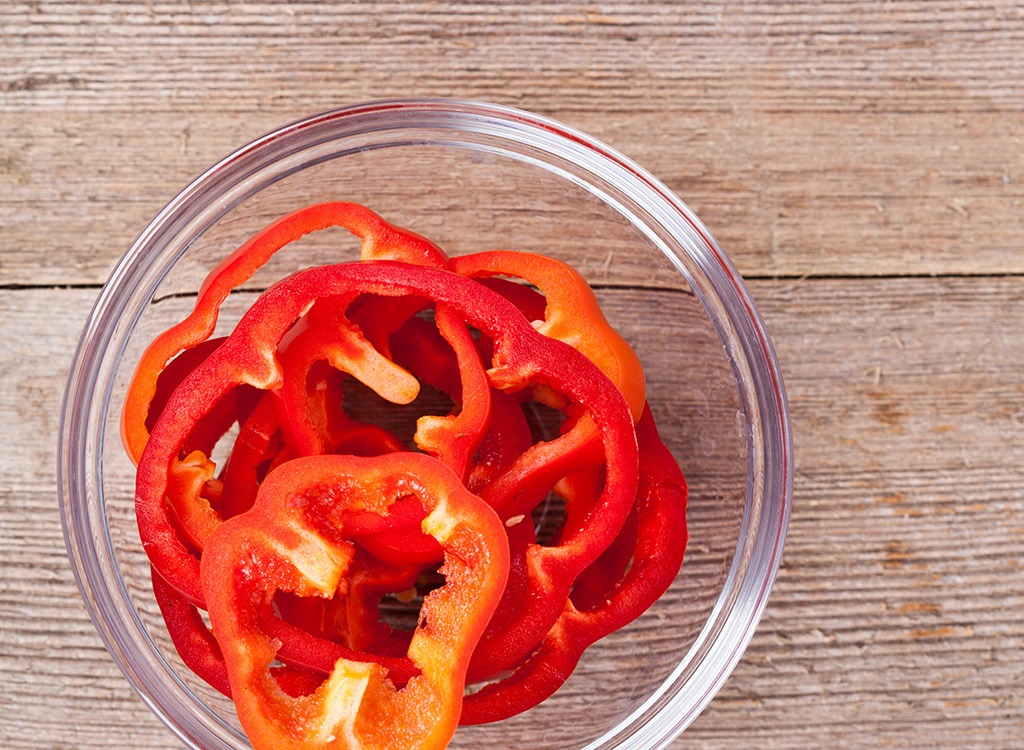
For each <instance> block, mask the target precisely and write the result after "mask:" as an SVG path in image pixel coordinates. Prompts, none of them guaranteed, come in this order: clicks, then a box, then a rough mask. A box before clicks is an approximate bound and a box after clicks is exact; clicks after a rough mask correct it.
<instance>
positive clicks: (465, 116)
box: [59, 100, 792, 750]
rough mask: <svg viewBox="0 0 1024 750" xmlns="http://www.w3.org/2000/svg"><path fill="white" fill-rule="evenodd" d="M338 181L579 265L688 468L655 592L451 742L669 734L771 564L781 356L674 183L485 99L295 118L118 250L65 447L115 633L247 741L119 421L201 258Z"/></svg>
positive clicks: (758, 607)
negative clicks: (147, 528)
mask: <svg viewBox="0 0 1024 750" xmlns="http://www.w3.org/2000/svg"><path fill="white" fill-rule="evenodd" d="M334 200H344V201H355V202H358V203H362V204H365V205H367V206H369V207H371V208H373V209H374V210H375V211H377V212H378V213H379V214H381V215H382V216H384V217H385V218H386V219H388V220H389V221H391V222H393V223H395V224H398V225H399V226H405V227H408V228H410V229H412V230H413V231H415V232H417V233H419V234H423V235H426V236H427V237H430V238H431V239H433V240H434V241H436V242H438V243H439V244H440V245H441V246H442V247H443V248H444V249H445V250H446V251H447V252H448V253H449V254H451V255H460V254H463V253H469V252H474V251H478V250H483V249H492V248H509V249H517V250H535V251H540V252H544V253H546V254H550V255H553V256H555V257H557V258H560V259H562V260H565V261H567V262H569V263H570V264H572V265H573V266H574V267H576V268H577V269H578V270H579V271H580V272H582V273H583V275H584V276H585V277H586V278H587V280H588V281H589V282H590V283H591V285H592V286H593V288H594V290H595V292H596V294H597V296H598V298H599V300H600V302H601V304H602V306H603V309H604V310H605V312H606V314H607V317H608V318H609V320H610V322H611V323H612V324H613V325H614V326H615V327H616V328H617V329H618V330H619V331H620V332H621V333H622V334H623V335H624V337H625V338H626V340H627V341H629V342H630V343H631V344H632V345H633V347H634V348H635V349H636V351H637V353H638V355H639V357H640V359H641V361H642V362H644V365H645V369H646V376H647V383H648V397H649V401H650V403H651V405H652V409H653V412H654V416H655V418H656V420H657V421H658V424H659V427H660V430H661V433H662V437H663V439H664V441H665V443H666V444H667V445H668V446H669V448H671V449H672V451H673V453H674V454H675V456H676V457H677V459H678V460H679V463H680V464H681V466H682V468H683V470H684V472H685V474H686V476H687V480H688V483H689V487H690V500H689V510H688V522H689V529H690V542H689V546H688V549H687V552H686V558H685V562H684V564H683V568H682V571H681V572H680V574H679V576H678V577H677V578H676V580H675V582H674V584H673V585H672V587H671V588H670V589H669V591H668V592H667V593H666V595H665V596H663V597H662V599H661V600H660V601H658V602H657V604H656V605H655V606H653V607H652V608H651V609H650V610H649V611H648V612H647V613H646V614H644V615H643V616H642V617H641V618H639V619H638V620H637V621H636V622H634V623H633V624H632V625H630V626H628V627H626V628H624V629H623V630H621V631H619V632H617V633H615V634H613V635H612V636H609V637H608V638H606V639H604V640H603V641H600V642H599V643H597V644H595V645H594V646H593V647H591V648H590V650H588V651H587V653H586V654H585V655H584V657H583V660H582V661H581V663H580V665H579V667H578V668H577V670H576V672H575V673H574V674H573V675H572V677H571V678H570V679H569V681H568V682H567V683H566V685H565V686H564V687H563V688H562V689H561V690H560V691H559V692H558V693H556V694H555V695H554V696H553V697H552V698H550V699H549V700H547V701H546V702H544V703H543V704H541V705H540V706H539V707H537V708H535V709H533V710H531V711H529V712H527V713H526V714H523V715H520V716H518V717H516V718H513V719H510V720H507V721H505V722H500V723H497V724H492V725H486V726H480V727H466V728H461V729H460V730H459V731H458V732H457V733H456V736H455V739H454V740H453V742H452V747H455V748H469V747H511V746H523V747H544V748H559V749H563V748H564V749H565V750H572V749H575V748H584V747H585V748H593V749H595V750H596V749H597V748H622V749H626V748H629V749H631V750H639V749H640V748H662V747H665V746H667V745H668V744H669V743H670V742H671V741H672V740H673V738H675V737H676V736H677V735H678V734H679V733H680V732H682V731H683V729H685V728H686V726H687V725H689V724H690V722H692V721H693V720H694V718H696V716H697V715H698V714H699V713H700V711H701V710H702V709H703V708H704V707H705V706H706V705H707V704H708V703H709V702H710V701H711V699H712V698H713V696H714V695H715V693H716V692H717V691H718V690H719V688H720V687H721V686H722V684H723V683H724V682H725V680H726V678H727V677H728V675H729V673H730V671H731V670H732V669H733V667H734V666H735V664H736V662H737V661H738V660H739V658H740V656H741V654H742V652H743V650H744V648H745V647H746V645H747V643H748V641H749V640H750V638H751V636H752V634H753V632H754V629H755V627H756V625H757V622H758V620H759V618H760V616H761V613H762V611H763V609H764V606H765V603H766V600H767V598H768V594H769V591H770V589H771V586H772V583H773V581H774V578H775V574H776V571H777V569H778V565H779V560H780V555H781V553H782V547H783V541H784V538H785V533H786V527H787V522H788V517H789V507H790V497H791V489H792V452H791V451H792V449H791V440H790V432H789V418H788V412H787V408H786V398H785V392H784V389H783V384H782V380H781V377H780V374H779V369H778V365H777V363H776V361H775V356H774V353H773V350H772V346H771V343H770V341H769V338H768V336H767V334H766V332H765V330H764V327H763V325H762V323H761V320H760V318H759V317H758V313H757V311H756V309H755V307H754V305H753V302H752V301H751V299H750V297H749V296H748V294H747V292H746V290H745V289H744V286H743V283H742V281H741V279H740V277H739V275H738V273H737V272H736V270H735V269H734V268H733V266H732V265H731V263H730V261H729V260H728V259H727V258H726V256H725V254H724V253H723V252H722V250H721V249H720V248H719V247H718V245H717V243H716V242H715V240H714V239H713V238H712V236H711V234H710V232H708V230H707V229H706V228H705V227H704V226H703V225H702V224H701V223H700V221H699V220H698V219H697V217H696V216H694V214H693V213H692V212H691V211H690V210H689V209H688V208H687V207H686V206H685V205H683V203H682V202H681V201H680V200H679V199H678V198H677V197H675V196H674V195H673V194H672V193H671V191H669V190H668V189H667V188H666V187H665V186H664V185H662V184H661V183H660V182H658V181H657V180H656V179H655V178H654V177H652V176H651V175H650V174H648V173H647V172H646V171H645V170H644V169H642V168H641V167H639V166H638V165H636V164H634V163H633V162H631V161H630V160H629V159H627V158H625V157H623V156H622V155H620V154H618V153H616V152H615V151H614V150H612V149H610V148H609V147H607V146H605V145H603V144H601V143H599V142H597V141H595V140H594V139H592V138H590V137H588V136H586V135H585V134H583V133H580V132H578V131H575V130H573V129H571V128H568V127H566V126H564V125H562V124H560V123H557V122H554V121H552V120H549V119H545V118H543V117H538V116H536V115H533V114H530V113H527V112H522V111H517V110H514V109H509V108H506V107H498V106H494V105H489V104H480V103H473V102H461V101H444V100H410V101H385V102H373V103H368V104H362V105H357V106H353V107H347V108H344V109H339V110H334V111H331V112H326V113H324V114H319V115H315V116H313V117H309V118H307V119H304V120H301V121H299V122H295V123H293V124H290V125H287V126H285V127H283V128H281V129H279V130H276V131H274V132H272V133H270V134H268V135H266V136H264V137H262V138H260V139H258V140H256V141H254V142H253V143H251V144H249V145H247V146H245V147H243V148H241V149H240V150H238V151H236V152H235V153H233V154H231V155H230V156H228V157H227V158H226V159H224V160H223V161H221V162H220V163H219V164H217V165H216V166H214V167H212V168H211V169H210V170H209V171H207V172H206V173H205V174H203V175H201V176H200V177H199V178H198V179H196V180H195V181H194V182H193V183H192V184H191V185H189V186H188V187H187V188H186V189H185V190H184V191H183V192H182V193H181V194H180V195H178V196H177V197H176V198H175V199H174V200H172V201H171V202H170V204H168V205H167V207H166V208H164V210H163V211H161V212H160V214H159V215H158V216H157V217H156V218H155V219H154V220H153V221H152V222H151V223H150V225H149V226H148V227H146V229H145V230H144V231H143V232H142V234H141V235H140V236H139V238H138V239H137V240H136V241H135V243H134V244H133V245H132V247H131V248H130V249H129V250H128V252H127V253H126V254H125V256H124V257H123V258H122V259H121V261H120V262H119V263H118V265H117V267H116V268H115V269H114V271H113V273H112V274H111V276H110V279H109V281H108V282H107V284H106V286H105V287H104V289H103V291H102V293H101V294H100V296H99V299H98V300H97V302H96V305H95V307H94V308H93V310H92V313H91V315H90V317H89V319H88V321H87V323H86V326H85V329H84V332H83V334H82V337H81V340H80V342H79V346H78V350H77V352H76V354H75V358H74V362H73V365H72V368H71V373H70V377H69V380H68V385H67V391H66V394H65V400H64V406H63V415H62V423H61V445H60V455H59V475H60V493H61V511H62V520H63V523H64V533H65V539H66V542H67V548H68V555H69V557H70V560H71V564H72V566H73V568H74V572H75V575H76V578H77V580H78V585H79V587H80V589H81V592H82V597H83V599H84V600H85V603H86V607H87V608H88V610H89V613H90V615H91V617H92V619H93V621H94V623H95V625H96V628H97V630H98V631H99V633H100V636H101V637H102V639H103V641H104V643H105V644H106V647H107V649H108V650H109V651H110V653H111V655H112V656H113V658H114V660H115V661H116V662H117V664H118V665H119V667H120V668H121V670H122V671H123V672H124V674H125V676H126V678H127V679H128V680H129V682H130V683H131V685H132V686H133V687H134V689H135V690H136V691H137V692H138V693H139V694H140V695H141V696H142V698H143V699H144V700H145V701H146V702H147V704H149V706H150V707H151V708H152V709H153V710H154V711H155V712H156V713H157V714H158V715H159V716H160V718H161V719H162V720H163V721H164V722H165V723H166V724H167V725H168V726H169V727H170V728H171V729H172V730H173V731H174V732H175V733H176V734H177V735H178V736H179V737H180V738H181V739H182V740H184V741H185V743H186V744H188V745H190V746H192V747H197V748H204V749H205V750H213V749H215V748H216V749H220V748H245V747H247V746H248V743H247V741H246V739H245V737H244V735H243V734H242V733H241V730H240V729H239V726H238V723H237V719H236V718H235V714H234V709H233V706H232V705H231V703H230V701H228V700H227V699H225V698H223V697H222V696H221V695H219V694H218V693H216V692H215V691H213V690H212V689H210V688H209V687H207V686H206V685H205V684H204V683H202V682H201V681H200V680H198V679H197V678H195V677H194V676H193V675H192V674H191V673H190V672H189V671H188V670H187V669H186V668H184V667H183V665H182V664H181V662H180V660H179V658H178V656H177V654H176V653H175V651H174V649H173V647H172V646H171V644H170V642H169V638H168V637H167V633H166V630H165V628H164V626H163V622H162V620H161V618H160V614H159V611H158V609H157V606H156V604H155V602H154V600H153V596H152V591H151V583H150V581H149V573H148V570H149V569H148V564H147V561H146V557H145V554H144V553H143V551H142V547H141V544H140V543H139V539H138V532H137V530H136V526H135V519H134V509H133V501H134V497H133V496H134V472H133V467H132V465H131V463H130V462H129V461H128V459H127V458H126V456H125V455H124V452H123V450H122V447H121V444H120V439H119V426H118V420H119V416H120V410H121V406H122V401H123V397H124V393H125V389H126V384H127V382H128V379H129V377H130V375H131V373H132V371H133V369H134V367H135V364H136V363H137V361H138V358H139V356H140V354H141V352H142V349H143V348H144V346H145V345H146V344H147V343H148V342H149V341H150V340H151V339H152V338H153V337H154V336H155V335H156V334H157V333H158V332H160V331H162V330H163V329H165V328H167V327H168V326H169V325H170V324H172V323H173V322H176V321H178V320H180V319H181V318H182V317H184V316H185V314H186V313H187V312H188V310H189V309H191V306H192V304H193V302H194V299H195V294H196V291H197V290H198V288H199V285H200V283H201V281H202V279H203V277H204V276H205V275H206V273H207V271H209V270H210V269H211V268H212V267H214V266H215V265H216V264H217V262H218V261H219V260H220V259H221V258H223V257H224V256H225V255H227V254H228V253H229V252H231V251H232V250H233V249H234V248H236V247H237V246H238V245H239V244H241V242H242V241H243V240H244V239H246V238H247V237H249V236H250V235H251V234H252V233H254V232H255V231H257V230H258V229H260V228H262V227H263V226H265V225H266V224H267V223H268V222H269V221H271V220H272V219H274V218H276V217H278V216H280V215H282V214H284V213H287V212H289V211H291V210H294V209H296V208H300V207H302V206H306V205H309V204H312V203H316V202H320V201H334ZM341 234H344V233H343V232H342V233H341ZM340 236H341V235H340V234H338V233H333V234H332V233H331V232H319V233H316V234H315V235H311V236H309V237H307V238H304V239H303V240H302V241H300V242H299V243H296V244H295V245H294V246H291V247H289V248H288V249H287V250H286V251H284V252H281V253H279V254H278V255H277V257H275V258H274V260H273V261H271V262H270V263H269V264H267V266H265V267H264V268H263V269H262V270H261V271H260V272H258V273H257V275H256V276H254V277H253V279H252V280H251V281H250V282H248V283H247V284H246V285H245V288H244V289H240V290H239V291H237V292H236V293H234V294H232V295H231V296H230V298H229V300H228V301H227V303H226V304H225V307H224V312H223V314H222V320H223V325H226V326H230V325H232V324H233V323H234V322H235V321H236V320H237V318H238V317H239V316H240V315H241V313H242V312H243V311H244V310H245V309H246V307H247V305H248V304H249V303H250V302H251V301H252V300H253V299H254V298H255V296H256V293H257V292H258V291H260V290H262V289H264V288H266V287H267V286H269V285H270V284H271V283H273V282H274V281H276V280H277V279H279V278H282V277H283V276H285V275H287V274H288V273H290V272H292V271H294V270H297V269H299V268H302V267H306V266H310V265H317V264H321V263H331V262H338V261H339V260H345V259H348V258H349V257H351V258H355V257H356V250H357V244H356V241H355V240H354V238H352V239H351V242H350V243H349V244H346V242H347V240H345V239H339V238H340ZM349 245H350V246H349ZM339 248H340V249H339ZM346 253H350V255H346Z"/></svg>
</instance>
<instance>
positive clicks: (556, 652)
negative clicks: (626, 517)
mask: <svg viewBox="0 0 1024 750" xmlns="http://www.w3.org/2000/svg"><path fill="white" fill-rule="evenodd" d="M637 438H638V440H639V443H640V486H639V490H638V492H637V505H636V514H637V529H636V535H635V537H634V539H635V546H634V549H633V551H632V555H631V557H632V559H631V561H630V564H629V567H628V570H626V571H625V572H624V573H623V574H622V576H621V577H620V578H606V579H604V586H603V588H604V591H603V594H602V595H595V589H596V588H599V587H598V586H597V584H596V581H591V582H590V583H589V584H588V585H587V587H586V588H585V589H583V591H585V592H586V593H585V595H584V596H583V597H582V598H581V600H577V599H576V598H575V597H573V598H570V600H569V601H568V602H567V603H566V605H565V610H564V611H563V612H562V614H561V616H560V617H559V618H558V621H557V622H556V623H555V625H554V626H553V627H552V628H551V630H550V631H549V632H548V633H547V634H546V635H545V637H544V639H543V640H542V641H541V642H540V645H539V647H537V648H536V649H535V650H534V651H533V652H532V653H531V654H530V656H529V657H528V658H527V659H525V660H524V661H523V662H521V663H520V664H518V665H517V666H516V668H515V670H514V671H513V672H512V674H511V675H510V676H508V677H505V678H504V679H502V680H499V681H497V682H493V683H491V684H489V685H485V686H484V687H483V688H481V689H480V690H479V691H478V692H475V693H473V694H472V695H468V696H466V699H465V702H464V704H463V713H462V719H461V723H462V724H483V723H488V722H492V721H499V720H501V719H505V718H508V717H510V716H515V715H516V714H519V713H521V712H523V711H525V710H527V709H529V708H531V707H533V706H535V705H537V704H538V703H540V702H541V701H543V700H545V699H546V698H547V697H548V696H550V695H551V694H552V693H554V692H555V690H557V689H558V688H559V687H560V686H561V685H562V683H564V682H565V680H566V679H568V677H569V675H570V674H571V673H572V672H573V670H574V669H575V668H576V665H577V664H578V663H579V660H580V657H581V656H582V654H583V652H584V651H585V650H586V649H587V648H588V647H589V646H590V645H592V644H593V643H595V642H596V641H597V640H599V639H600V638H603V637H604V636H606V635H608V634H609V633H612V632H614V631H615V630H618V629H619V628H621V627H623V626H625V625H627V624H629V623H630V622H632V621H633V620H634V619H636V618H637V617H639V616H640V615H641V614H642V613H643V612H644V611H646V610H647V609H648V608H649V607H650V605H651V604H653V603H654V602H655V601H656V600H657V599H658V598H659V597H660V596H661V595H662V594H663V593H664V592H665V590H666V589H667V588H668V587H669V585H671V583H672V581H673V580H674V579H675V577H676V575H677V573H678V572H679V568H680V566H681V565H682V561H683V554H684V551H685V548H686V541H687V530H686V499H687V489H686V481H685V480H684V478H683V474H682V472H681V471H680V469H679V465H678V464H677V463H676V460H675V457H674V456H673V455H672V453H671V452H670V451H669V450H668V448H667V447H666V446H665V444H664V443H662V441H661V438H660V437H659V436H658V431H657V427H656V426H655V423H654V418H653V416H652V415H651V412H650V409H649V408H645V409H644V411H643V413H642V415H641V418H640V421H639V422H638V423H637ZM618 554H620V553H619V552H616V553H615V555H616V556H617V555H618ZM595 564H596V565H598V566H600V565H601V564H602V563H601V561H600V560H599V561H598V562H597V563H595ZM613 564H614V565H616V566H617V565H618V562H615V563H613ZM604 572H605V573H607V572H608V571H607V570H606V571H604ZM586 576H587V572H585V573H584V574H583V576H581V578H585V577H586Z"/></svg>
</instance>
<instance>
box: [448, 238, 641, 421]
mask: <svg viewBox="0 0 1024 750" xmlns="http://www.w3.org/2000/svg"><path fill="white" fill-rule="evenodd" d="M448 267H449V268H450V269H451V270H452V271H454V272H455V273H458V274H460V275H462V276H467V277H469V278H475V279H479V278H487V277H493V276H498V275H501V276H508V277H514V278H519V279H523V280H524V281H527V282H529V283H530V284H533V285H534V286H536V287H537V288H538V289H539V290H540V292H541V294H543V295H544V297H545V298H546V300H547V305H546V307H545V310H544V316H543V318H536V319H534V321H535V325H536V327H537V330H538V331H540V332H541V333H543V334H544V335H545V336H550V337H551V338H554V339H558V340H559V341H564V342H565V343H567V344H569V345H570V346H572V347H573V348H574V349H576V350H578V351H580V352H582V353H583V354H584V355H585V356H586V357H587V358H588V359H589V360H590V361H591V362H593V363H594V364H596V365H597V366H598V367H600V368H601V370H602V371H603V372H604V373H605V374H606V375H607V376H608V377H609V378H611V379H612V382H614V383H615V384H616V385H617V386H618V387H619V390H621V391H622V393H623V395H624V396H625V397H626V402H627V403H628V404H629V409H630V412H631V413H632V414H633V419H634V420H636V419H639V418H640V414H641V412H642V411H643V408H644V404H645V403H646V399H647V396H646V391H647V388H646V384H645V383H644V371H643V366H642V365H641V364H640V360H639V358H638V357H637V356H636V353H635V352H634V351H633V349H632V347H630V345H629V344H628V343H626V341H625V339H623V338H622V336H621V335H619V333H618V332H617V331H616V330H615V329H614V328H612V326H611V325H610V324H609V323H608V321H607V319H606V318H605V316H604V313H603V312H602V311H601V307H600V305H598V302H597V298H596V297H595V296H594V292H593V290H592V289H591V288H590V285H589V284H587V281H586V279H584V278H583V276H581V275H580V273H579V271H577V270H576V269H574V268H573V267H572V266H570V265H568V264H566V263H563V262H561V261H559V260H556V259H555V258H549V257H547V256H544V255H538V254H536V253H526V252H517V251H512V250H491V251H487V252H482V253H474V254H472V255H460V256H457V257H454V258H451V259H450V260H449V261H448ZM499 288H500V287H499ZM519 294H522V292H521V291H520V292H519Z"/></svg>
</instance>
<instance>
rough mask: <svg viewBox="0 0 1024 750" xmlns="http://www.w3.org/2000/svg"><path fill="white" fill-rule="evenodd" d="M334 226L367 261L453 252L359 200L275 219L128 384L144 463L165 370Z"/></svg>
mask: <svg viewBox="0 0 1024 750" xmlns="http://www.w3.org/2000/svg"><path fill="white" fill-rule="evenodd" d="M328 227H342V228H344V229H347V230H348V231H349V232H351V233H352V234H354V235H355V236H356V237H358V238H359V239H360V240H361V241H362V245H361V248H360V257H361V258H362V259H363V260H385V259H387V260H402V261H406V262H409V263H422V264H425V265H432V266H444V265H445V263H446V262H447V255H446V254H445V253H444V251H443V250H441V249H440V248H439V247H438V246H437V245H435V244H434V243H433V242H431V241H430V240H428V239H426V238H424V237H421V236H419V235H417V234H414V233H412V232H408V231H406V230H404V229H400V228H399V227H396V226H395V225H393V224H390V223H388V222H386V221H385V220H384V219H382V218H381V217H380V216H378V215H377V214H375V213H374V212H373V211H371V210H370V209H368V208H366V207H365V206H361V205H359V204H357V203H342V202H334V203H319V204H316V205H313V206H307V207H305V208H301V209H299V210H298V211H295V212H293V213H291V214H288V215H287V216H283V217H281V218H280V219H278V220H276V221H274V222H273V223H272V224H270V225H269V226H268V227H266V228H265V229H263V230H262V231H260V232H259V233H258V234H256V235H254V236H253V237H252V238H250V239H249V240H248V241H247V242H245V243H244V244H243V245H241V247H239V248H238V249H237V250H236V251H235V252H234V253H232V254H231V255H230V256H228V257H227V258H226V259H225V260H224V261H223V262H222V263H221V264H220V265H219V266H217V268H215V269H214V270H213V271H212V272H211V273H210V274H209V275H208V276H207V277H206V279H205V280H204V282H203V285H202V287H201V288H200V290H199V295H198V297H197V298H196V303H195V306H194V307H193V309H192V312H190V313H189V314H188V316H186V317H185V318H184V319H183V320H181V321H180V322H179V323H177V324H176V325H174V326H172V327H171V328H169V329H167V330H166V331H164V332H163V333H161V334H160V335H159V336H157V338H156V339H154V340H153V342H152V343H150V345H149V346H148V347H147V348H146V350H145V352H143V354H142V357H141V358H140V360H139V364H138V365H137V366H136V369H135V374H134V375H133V377H132V380H131V382H130V383H129V385H128V391H127V393H126V395H125V404H124V409H123V411H122V412H121V441H122V443H123V444H124V447H125V450H126V452H127V453H128V456H129V458H130V459H131V460H132V462H133V463H135V464H138V462H139V460H140V459H141V457H142V452H143V450H145V447H146V442H147V441H148V440H149V430H150V428H149V427H148V426H147V420H148V418H149V416H148V415H149V410H150V404H151V403H152V401H153V399H154V396H155V394H156V390H157V380H158V378H159V376H160V373H161V372H162V371H163V370H164V368H165V367H166V366H167V364H168V363H169V362H171V361H172V360H174V359H175V358H176V357H177V356H178V355H179V354H180V353H181V352H184V351H186V350H188V349H191V348H193V347H195V346H197V345H199V344H201V343H202V342H204V341H206V340H207V339H209V338H210V336H211V335H213V331H214V329H215V328H216V325H217V318H218V313H219V311H220V306H221V304H222V303H223V302H224V300H225V299H226V298H227V296H228V294H230V293H231V291H232V290H234V289H237V288H238V287H239V286H241V285H242V284H244V283H245V282H246V281H247V280H248V279H250V278H251V277H252V275H253V274H254V273H255V272H256V271H257V270H258V269H259V268H260V267H261V266H263V265H264V264H265V263H266V262H267V261H268V260H270V258H271V257H273V256H274V254H275V253H277V252H278V251H279V250H280V249H281V248H283V247H285V246H286V245H288V244H289V243H291V242H293V241H295V240H297V239H299V238H300V237H302V236H304V235H306V234H309V233H310V232H315V231H318V230H321V229H326V228H328Z"/></svg>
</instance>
